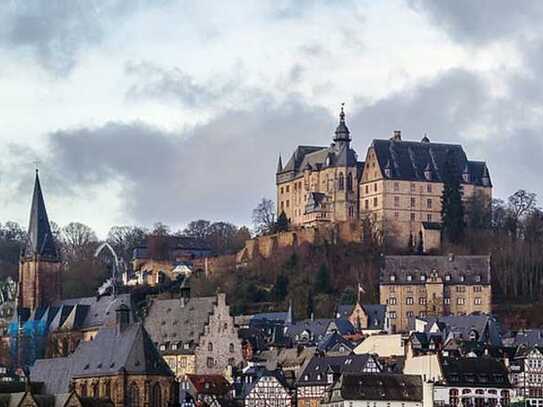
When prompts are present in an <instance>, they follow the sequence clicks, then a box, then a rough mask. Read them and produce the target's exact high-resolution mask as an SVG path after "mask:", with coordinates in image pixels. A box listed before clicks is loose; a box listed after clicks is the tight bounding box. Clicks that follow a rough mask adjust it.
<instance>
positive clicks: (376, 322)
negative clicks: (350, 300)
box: [336, 304, 386, 330]
mask: <svg viewBox="0 0 543 407" xmlns="http://www.w3.org/2000/svg"><path fill="white" fill-rule="evenodd" d="M354 307H355V306H354V305H350V304H340V305H338V307H337V313H336V315H337V316H338V317H339V318H348V317H349V316H350V315H351V314H352V312H353V310H354ZM361 307H362V308H363V309H364V310H365V311H366V314H367V316H368V329H379V330H383V329H385V321H386V305H384V304H362V305H361Z"/></svg>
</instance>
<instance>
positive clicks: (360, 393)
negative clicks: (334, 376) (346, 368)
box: [320, 373, 433, 407]
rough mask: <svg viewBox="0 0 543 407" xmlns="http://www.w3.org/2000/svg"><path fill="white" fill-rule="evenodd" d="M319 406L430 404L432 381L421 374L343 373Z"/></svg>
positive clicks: (405, 406)
mask: <svg viewBox="0 0 543 407" xmlns="http://www.w3.org/2000/svg"><path fill="white" fill-rule="evenodd" d="M320 405H321V406H329V407H367V406H373V407H432V406H433V404H432V393H431V385H430V384H426V383H423V380H422V378H421V376H418V375H400V374H390V373H380V374H353V373H345V374H343V375H341V377H340V378H339V379H338V380H337V381H336V382H335V383H334V384H333V385H332V386H330V387H329V388H328V390H327V391H326V393H325V396H324V398H323V400H322V401H321V403H320Z"/></svg>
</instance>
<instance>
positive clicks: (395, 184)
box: [394, 182, 400, 192]
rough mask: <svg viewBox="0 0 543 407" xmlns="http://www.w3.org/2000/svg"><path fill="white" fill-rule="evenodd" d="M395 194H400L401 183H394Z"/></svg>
mask: <svg viewBox="0 0 543 407" xmlns="http://www.w3.org/2000/svg"><path fill="white" fill-rule="evenodd" d="M394 192H400V183H399V182H395V183H394Z"/></svg>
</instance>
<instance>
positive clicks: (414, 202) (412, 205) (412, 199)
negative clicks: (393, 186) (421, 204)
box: [411, 198, 417, 208]
mask: <svg viewBox="0 0 543 407" xmlns="http://www.w3.org/2000/svg"><path fill="white" fill-rule="evenodd" d="M416 205H417V201H416V199H415V198H411V208H414V207H415V206H416Z"/></svg>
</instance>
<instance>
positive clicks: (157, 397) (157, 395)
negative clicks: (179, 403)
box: [151, 383, 162, 407]
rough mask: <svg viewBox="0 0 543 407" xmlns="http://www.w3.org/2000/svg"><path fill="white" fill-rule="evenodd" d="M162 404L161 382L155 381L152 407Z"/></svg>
mask: <svg viewBox="0 0 543 407" xmlns="http://www.w3.org/2000/svg"><path fill="white" fill-rule="evenodd" d="M161 406H162V392H161V391H160V384H158V383H155V385H154V386H153V390H152V392H151V407H161Z"/></svg>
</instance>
